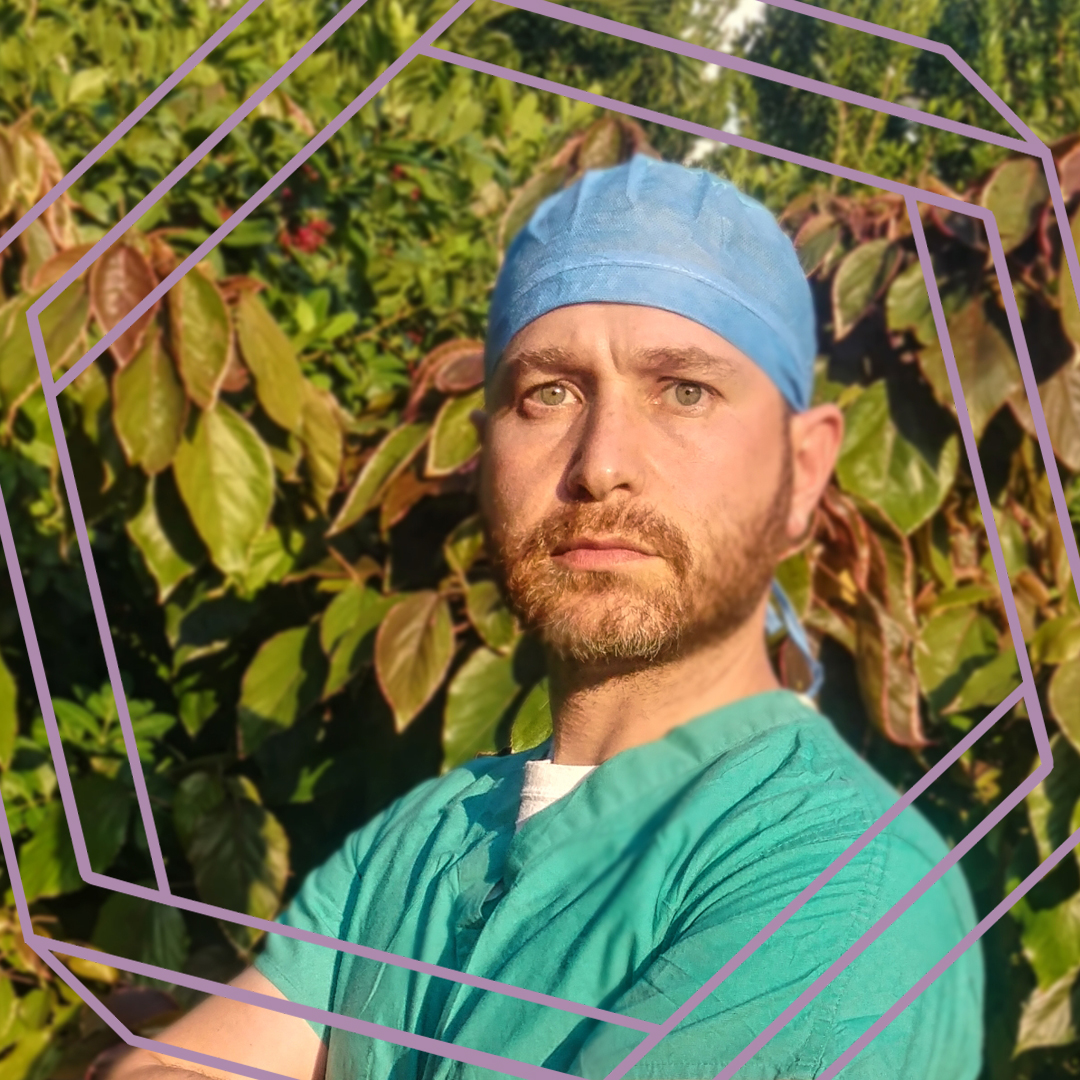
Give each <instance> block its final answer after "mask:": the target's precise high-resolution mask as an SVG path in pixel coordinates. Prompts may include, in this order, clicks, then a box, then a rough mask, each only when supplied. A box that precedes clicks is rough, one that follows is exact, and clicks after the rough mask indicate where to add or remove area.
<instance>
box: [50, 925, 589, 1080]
mask: <svg viewBox="0 0 1080 1080" xmlns="http://www.w3.org/2000/svg"><path fill="white" fill-rule="evenodd" d="M35 941H36V943H37V945H38V946H40V947H41V948H43V949H47V950H48V951H50V952H54V953H57V952H58V953H63V954H65V955H70V956H78V957H81V958H82V959H84V960H93V961H96V962H98V963H103V964H110V965H111V966H112V967H118V968H120V969H121V970H123V971H131V972H134V973H135V974H136V975H144V976H146V977H147V978H150V979H160V980H161V981H162V982H172V983H176V984H177V985H179V986H187V987H190V988H191V989H193V990H200V991H202V992H203V993H206V994H213V995H215V996H216V997H224V998H229V999H230V1000H232V1001H240V1002H243V1003H244V1004H246V1005H254V1006H256V1007H257V1008H260V1009H271V1010H273V1011H274V1012H279V1013H283V1014H284V1015H286V1016H295V1017H298V1018H299V1019H301V1020H314V1021H316V1022H317V1023H322V1024H329V1025H330V1026H331V1027H334V1028H340V1029H341V1030H342V1031H349V1032H352V1033H353V1034H354V1035H366V1036H368V1037H370V1038H375V1039H382V1040H383V1041H385V1042H389V1043H394V1044H395V1045H396V1046H407V1047H410V1048H411V1049H414V1050H422V1051H425V1052H426V1053H429V1054H431V1053H437V1054H440V1055H441V1056H442V1057H448V1058H451V1059H453V1060H454V1061H466V1062H468V1063H469V1064H470V1065H480V1066H482V1067H484V1068H487V1069H493V1070H495V1071H496V1072H501V1073H506V1074H508V1075H510V1076H520V1077H522V1078H523V1080H567V1078H570V1080H580V1078H579V1077H576V1076H574V1074H573V1073H565V1072H559V1071H558V1070H557V1069H548V1068H545V1067H544V1066H542V1065H528V1064H525V1063H524V1062H520V1061H517V1060H515V1059H514V1058H508V1057H503V1056H501V1055H499V1054H492V1053H489V1052H487V1051H484V1050H474V1049H472V1048H471V1047H459V1046H456V1045H455V1044H454V1043H451V1042H446V1041H445V1040H443V1039H435V1038H432V1037H430V1036H427V1035H415V1034H413V1033H412V1032H408V1031H402V1030H401V1029H400V1028H395V1027H388V1026H387V1025H386V1024H376V1023H372V1022H371V1021H370V1020H358V1019H357V1018H356V1017H352V1016H343V1015H342V1014H341V1013H334V1012H329V1011H328V1010H326V1009H317V1008H315V1007H314V1006H311V1005H300V1004H298V1003H297V1002H295V1001H289V1000H287V999H284V1000H283V999H281V998H276V997H271V996H270V995H268V994H260V993H257V992H256V991H254V990H243V989H241V988H240V987H238V986H230V985H228V984H225V983H219V982H212V981H211V980H210V979H201V978H198V977H197V976H194V975H187V974H184V973H182V972H177V971H171V970H169V969H168V968H162V967H158V966H156V965H155V964H144V963H142V962H140V961H138V960H129V959H128V958H127V957H123V956H114V955H113V954H111V953H103V952H99V951H98V950H97V949H87V948H85V947H82V946H79V945H69V944H66V943H62V942H56V941H54V940H53V939H52V938H43V937H38V936H37V935H35ZM35 951H36V950H35ZM159 1045H161V1044H159ZM164 1045H166V1046H171V1044H170V1043H165V1044H164Z"/></svg>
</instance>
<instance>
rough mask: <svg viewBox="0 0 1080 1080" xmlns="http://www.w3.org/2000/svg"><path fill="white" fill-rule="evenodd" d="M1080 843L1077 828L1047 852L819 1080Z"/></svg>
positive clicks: (827, 1079)
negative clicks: (1009, 891)
mask: <svg viewBox="0 0 1080 1080" xmlns="http://www.w3.org/2000/svg"><path fill="white" fill-rule="evenodd" d="M1078 843H1080V829H1077V830H1076V832H1074V833H1073V834H1072V835H1071V836H1070V837H1069V838H1068V839H1067V840H1065V841H1064V842H1063V843H1062V844H1061V845H1060V846H1059V847H1057V848H1055V849H1054V851H1053V853H1052V854H1050V855H1048V856H1047V857H1046V859H1045V861H1043V862H1041V863H1040V864H1039V865H1038V866H1037V867H1036V868H1035V869H1034V870H1032V872H1031V873H1030V874H1028V876H1027V877H1026V878H1024V880H1023V881H1022V882H1021V883H1020V884H1019V885H1017V886H1016V888H1015V889H1013V891H1012V892H1011V893H1009V895H1008V896H1006V897H1005V899H1004V900H1002V901H1001V902H1000V903H999V904H998V905H997V907H995V908H994V909H993V911H991V912H990V914H989V915H987V916H986V917H985V918H984V919H982V920H981V921H980V922H979V923H978V924H977V925H976V926H975V927H974V928H973V929H971V930H969V931H968V932H967V933H966V934H965V935H964V936H963V937H962V938H961V939H960V941H959V942H957V944H956V945H954V946H953V947H952V948H951V949H950V950H949V951H948V952H947V953H946V954H945V956H944V957H942V959H940V960H939V961H938V962H937V963H936V964H935V965H934V966H933V967H932V968H931V969H930V970H929V971H928V972H927V973H926V974H925V975H924V976H923V977H922V978H921V979H920V980H919V981H918V982H917V983H916V984H915V985H914V986H913V987H912V988H911V989H910V990H909V991H908V992H907V993H906V994H904V995H903V997H901V998H900V999H899V1000H898V1001H897V1002H896V1004H895V1005H892V1006H890V1008H889V1009H888V1010H887V1011H886V1012H884V1013H883V1014H882V1015H881V1017H880V1019H878V1020H875V1021H874V1023H873V1024H871V1025H870V1027H869V1028H867V1030H866V1031H865V1032H863V1034H862V1035H860V1036H859V1037H858V1038H857V1039H856V1040H855V1042H853V1043H852V1044H851V1046H849V1047H848V1048H847V1049H846V1050H845V1051H844V1052H843V1053H842V1054H841V1055H840V1056H839V1057H838V1058H837V1059H836V1060H835V1061H834V1062H833V1063H832V1064H831V1065H830V1066H829V1067H828V1068H827V1069H826V1070H825V1072H823V1073H822V1074H821V1078H820V1080H832V1078H833V1077H834V1076H836V1074H837V1073H838V1072H840V1070H841V1069H843V1068H844V1067H845V1066H846V1065H847V1064H848V1062H850V1061H851V1059H852V1058H853V1057H855V1055H856V1054H858V1053H859V1052H860V1051H861V1050H863V1049H865V1048H866V1046H867V1045H868V1044H869V1043H870V1041H871V1040H872V1039H875V1038H876V1037H877V1036H878V1035H880V1034H881V1033H882V1032H883V1031H884V1030H885V1028H887V1027H888V1026H889V1024H891V1023H892V1022H893V1021H894V1020H895V1019H896V1018H897V1017H898V1016H899V1015H900V1014H901V1013H902V1012H903V1011H904V1010H905V1009H906V1008H907V1007H908V1006H909V1005H910V1004H911V1003H912V1002H913V1001H914V1000H915V999H916V998H917V997H918V996H919V995H920V994H921V993H922V992H923V991H924V990H925V989H926V988H927V987H929V986H930V984H931V983H932V982H934V980H935V979H937V978H938V976H939V975H941V974H942V973H943V972H944V971H945V970H946V969H947V968H949V967H951V966H952V965H953V964H954V963H955V962H956V961H957V960H958V959H959V958H960V956H962V955H963V953H964V952H966V951H967V950H968V949H969V948H971V946H972V945H974V944H975V942H976V941H978V939H979V938H981V937H982V936H983V934H985V933H986V931H987V930H989V929H990V927H991V926H993V925H994V923H996V922H997V921H998V920H999V919H1000V918H1001V917H1002V916H1003V915H1004V914H1005V913H1006V912H1007V911H1008V910H1009V909H1010V908H1011V907H1012V906H1013V905H1014V904H1016V903H1017V901H1019V900H1021V899H1022V898H1023V897H1024V896H1025V895H1026V894H1027V893H1028V892H1029V891H1030V890H1031V889H1032V888H1033V887H1034V886H1035V885H1037V884H1038V883H1039V882H1040V881H1041V880H1042V879H1043V878H1044V877H1045V876H1046V875H1047V874H1048V873H1050V871H1051V870H1053V868H1054V867H1055V866H1057V864H1058V863H1059V862H1061V860H1062V859H1064V858H1065V856H1066V855H1068V854H1069V853H1070V852H1072V851H1073V850H1074V849H1075V848H1076V846H1077V844H1078Z"/></svg>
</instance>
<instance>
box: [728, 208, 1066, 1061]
mask: <svg viewBox="0 0 1080 1080" xmlns="http://www.w3.org/2000/svg"><path fill="white" fill-rule="evenodd" d="M907 210H908V218H909V219H910V221H911V228H912V235H913V238H914V240H915V246H916V249H917V250H918V253H919V262H920V264H921V265H922V268H923V276H924V278H925V279H926V288H927V293H928V296H929V300H930V307H931V310H932V311H933V314H934V323H935V325H936V327H937V332H938V338H939V341H940V344H941V352H942V355H943V357H944V359H945V367H946V369H947V371H948V373H949V384H950V387H951V389H952V392H953V397H954V399H955V400H956V402H957V410H956V412H957V419H958V420H959V422H960V431H961V434H962V436H963V439H964V446H965V449H966V451H967V454H968V465H969V467H970V468H971V474H972V480H973V481H974V484H975V490H976V493H977V495H978V498H979V506H980V508H981V510H982V513H983V522H984V524H985V523H987V522H993V521H994V516H993V512H992V505H991V503H990V495H989V492H988V491H987V488H986V479H985V477H984V475H983V470H982V462H981V461H980V460H979V453H978V444H977V442H976V440H975V434H974V431H973V430H972V427H971V417H970V416H969V415H968V410H967V405H966V401H965V398H964V388H963V386H962V385H961V383H960V374H959V372H958V371H957V368H956V360H955V357H954V355H953V348H952V341H951V339H950V337H949V328H948V324H947V323H946V320H945V311H944V308H943V307H942V304H941V294H940V292H939V291H938V287H937V280H936V279H935V277H934V268H933V264H932V263H931V260H930V250H929V248H928V247H927V244H926V234H925V232H924V231H923V227H922V219H921V218H920V217H919V208H918V205H917V203H916V201H915V199H914V198H912V197H910V196H909V197H908V198H907ZM986 224H987V234H988V236H989V237H990V240H991V244H990V246H991V250H992V251H993V252H994V258H995V262H996V263H997V269H998V273H999V274H1001V273H1002V272H1004V274H1005V282H1006V284H1009V283H1008V269H1007V267H1004V266H1003V264H1004V253H1003V252H1002V251H1001V240H1000V238H999V236H998V231H997V222H996V221H995V220H994V219H993V217H992V216H991V218H990V220H989V221H988V222H987V223H986ZM995 241H996V244H997V250H995V249H994V244H995ZM1007 291H1008V293H1009V294H1010V295H1011V293H1012V289H1011V286H1010V287H1008V289H1007ZM1010 322H1011V320H1010ZM1022 330H1023V328H1022V327H1020V326H1019V325H1016V326H1014V327H1013V333H1014V335H1016V346H1017V352H1018V354H1019V353H1020V349H1021V346H1022V344H1023V342H1024V338H1023V332H1022ZM1018 331H1019V333H1018ZM1030 366H1031V361H1030V359H1029V358H1028V356H1027V352H1026V349H1025V350H1024V352H1023V359H1022V361H1021V367H1023V368H1027V369H1030ZM1037 401H1038V397H1037V395H1036V402H1037ZM1038 411H1039V414H1040V416H1041V413H1042V409H1041V407H1039V409H1038ZM1032 413H1033V414H1034V413H1035V406H1033V408H1032ZM1043 427H1044V429H1045V423H1044V424H1043ZM1052 460H1053V459H1051V461H1052ZM986 534H987V539H988V540H989V541H990V551H991V555H992V557H993V560H994V567H995V569H996V570H997V575H998V587H999V589H1000V590H1001V599H1002V602H1003V604H1004V605H1005V609H1006V616H1007V618H1008V621H1009V627H1010V630H1011V631H1012V635H1013V642H1014V644H1016V643H1017V642H1019V643H1020V644H1017V645H1016V658H1017V662H1018V663H1019V664H1020V671H1021V674H1022V676H1023V683H1022V686H1023V688H1024V690H1025V700H1026V703H1027V707H1028V712H1029V715H1030V719H1031V726H1032V730H1033V732H1034V734H1035V740H1036V746H1037V747H1038V752H1039V757H1040V759H1041V761H1042V764H1041V765H1040V766H1039V767H1038V768H1037V769H1036V770H1035V771H1034V772H1033V773H1032V774H1031V775H1030V776H1029V777H1028V778H1027V779H1026V780H1025V781H1024V783H1023V784H1021V785H1020V787H1018V788H1017V789H1016V790H1015V791H1014V792H1013V793H1012V794H1010V795H1009V796H1008V798H1006V799H1004V800H1002V802H1001V803H1000V804H998V805H997V806H996V807H994V809H993V810H992V811H991V812H990V813H989V814H987V816H986V817H985V818H984V819H983V820H982V821H981V822H980V823H979V824H978V825H977V826H976V827H975V828H974V829H972V830H971V832H969V833H968V834H967V836H965V837H964V839H963V840H961V841H960V843H958V844H957V845H956V846H955V847H954V848H953V849H952V850H951V851H950V852H949V854H948V855H946V856H945V858H944V859H942V860H941V862H939V863H938V864H937V866H935V867H934V869H933V870H931V871H930V872H929V873H928V874H926V875H925V876H924V877H923V878H922V880H921V881H920V882H919V884H918V885H916V886H914V887H913V888H912V889H910V890H908V892H907V893H906V894H905V895H904V897H903V899H902V900H900V901H898V902H897V903H896V904H895V905H894V906H893V907H892V908H891V909H890V910H889V911H888V913H887V914H885V915H883V916H882V917H881V918H880V919H878V921H877V922H876V923H874V925H873V926H872V927H871V928H870V929H869V930H868V931H867V932H866V933H865V934H863V935H862V937H860V938H859V940H858V941H857V942H856V943H855V944H854V945H853V946H852V947H851V948H850V949H848V950H847V951H846V952H845V953H844V954H843V956H841V957H840V959H839V960H837V961H836V962H835V963H834V964H832V965H831V966H830V967H829V968H827V969H826V971H825V972H823V973H822V974H821V975H820V976H819V977H818V978H817V979H815V980H814V982H813V983H811V984H810V986H809V987H808V988H807V989H806V990H805V991H803V993H801V994H800V995H799V996H798V997H797V998H796V999H795V1000H794V1001H793V1002H792V1003H791V1004H790V1005H789V1006H788V1007H787V1008H786V1009H784V1010H783V1012H781V1013H780V1015H779V1016H778V1017H777V1018H776V1019H775V1020H774V1021H772V1023H770V1024H769V1025H768V1027H766V1028H765V1030H764V1031H763V1032H761V1034H760V1035H758V1036H757V1037H756V1038H755V1039H753V1040H752V1041H751V1042H750V1043H749V1045H748V1046H747V1047H746V1048H745V1049H744V1050H742V1051H740V1053H739V1054H737V1055H736V1056H735V1058H734V1059H733V1060H732V1061H731V1062H730V1063H729V1064H728V1065H727V1066H726V1067H725V1068H724V1069H722V1070H721V1071H720V1072H719V1073H717V1075H716V1078H715V1080H731V1077H733V1076H734V1075H735V1073H736V1072H738V1070H739V1069H740V1068H742V1066H743V1065H745V1064H746V1062H747V1061H749V1060H750V1059H751V1058H752V1057H753V1056H754V1055H755V1054H756V1053H757V1052H758V1051H759V1050H760V1049H761V1048H762V1047H764V1046H765V1045H766V1044H767V1043H768V1042H769V1041H770V1040H771V1039H772V1038H773V1036H774V1035H776V1034H777V1033H778V1032H779V1031H780V1029H781V1028H783V1027H784V1026H785V1025H786V1024H787V1023H788V1022H789V1021H790V1020H792V1019H794V1017H795V1016H797V1015H798V1014H799V1013H800V1012H801V1011H802V1010H803V1009H804V1008H805V1007H806V1006H807V1005H808V1004H809V1003H810V1002H811V1001H813V999H814V998H815V997H817V995H818V994H820V993H821V991H822V990H824V989H825V987H826V986H828V985H829V984H830V983H831V982H832V981H833V979H835V978H836V977H837V976H838V975H840V973H841V972H843V971H844V970H845V969H846V968H847V967H848V966H849V965H850V964H851V963H852V962H853V961H854V960H855V959H856V958H857V957H858V956H860V955H861V954H862V953H863V952H864V951H865V950H866V949H867V948H869V947H870V945H872V944H873V943H874V942H875V941H876V940H877V939H878V938H879V937H880V936H881V935H882V934H883V933H884V932H885V931H886V930H887V929H888V928H889V927H890V926H891V925H892V924H893V923H894V922H895V921H896V920H897V919H898V918H900V916H901V915H902V914H903V913H904V912H905V911H906V910H907V909H908V908H909V907H910V906H911V905H912V904H914V903H915V901H916V900H918V899H919V897H920V896H922V895H923V893H925V892H926V890H927V889H929V888H930V887H931V886H932V885H934V884H935V883H936V882H937V880H938V879H939V878H940V877H942V875H943V874H945V872H946V871H947V870H948V869H949V868H950V867H951V866H953V865H954V864H955V863H956V862H957V861H959V859H960V858H961V857H962V856H963V855H964V854H965V853H966V852H967V851H968V850H969V849H970V848H971V847H972V846H974V844H975V843H977V842H978V841H979V840H981V839H982V837H983V836H984V835H985V834H986V833H988V832H989V831H990V829H992V828H993V827H994V826H995V825H997V824H998V822H999V821H1001V820H1002V819H1003V818H1004V817H1005V815H1006V814H1008V812H1009V811H1010V810H1011V809H1012V807H1013V806H1015V805H1016V804H1017V803H1018V802H1019V800H1020V799H1022V798H1024V796H1026V794H1027V792H1029V791H1030V790H1031V789H1032V788H1033V787H1035V786H1036V785H1037V784H1038V783H1039V782H1040V781H1041V780H1042V779H1043V778H1044V777H1045V776H1046V775H1048V774H1049V773H1050V771H1051V770H1052V769H1053V767H1054V759H1053V754H1052V753H1051V751H1050V745H1049V741H1048V739H1047V737H1046V721H1045V719H1044V718H1043V715H1042V708H1041V705H1040V704H1039V698H1038V694H1037V693H1036V691H1035V682H1034V678H1033V676H1032V673H1031V664H1030V661H1029V659H1028V655H1027V650H1026V648H1022V647H1021V646H1022V643H1023V640H1024V639H1023V634H1022V633H1021V632H1020V623H1019V618H1018V616H1017V612H1016V602H1015V600H1014V598H1013V595H1012V589H1011V588H1009V587H1007V586H1008V582H1009V576H1008V573H1007V572H1006V568H1005V558H1004V555H1003V553H1002V550H1001V539H1000V537H999V536H998V532H997V528H996V527H995V528H993V529H991V528H990V527H989V525H987V528H986ZM1074 546H1075V544H1074ZM1040 736H1041V738H1040Z"/></svg>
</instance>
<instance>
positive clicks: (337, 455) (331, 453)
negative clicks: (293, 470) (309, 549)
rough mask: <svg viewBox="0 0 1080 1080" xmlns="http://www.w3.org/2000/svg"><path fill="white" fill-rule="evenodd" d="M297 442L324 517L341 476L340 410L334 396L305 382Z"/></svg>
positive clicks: (342, 445) (342, 450)
mask: <svg viewBox="0 0 1080 1080" xmlns="http://www.w3.org/2000/svg"><path fill="white" fill-rule="evenodd" d="M300 439H301V441H302V442H303V444H304V461H305V462H306V464H307V473H308V481H309V483H310V484H311V493H312V496H313V498H314V500H315V504H316V505H317V506H318V507H319V509H320V510H322V511H323V513H326V510H327V507H328V506H329V504H330V497H331V496H332V495H333V494H334V492H335V491H336V490H337V486H338V477H339V476H340V474H341V459H342V455H343V452H344V438H343V432H342V427H341V420H340V408H339V407H338V404H337V399H336V398H335V397H334V395H333V394H331V393H329V392H327V391H325V390H318V389H316V388H315V387H314V386H313V385H312V384H311V383H310V382H308V381H307V380H306V379H305V380H304V407H303V411H302V415H301V424H300Z"/></svg>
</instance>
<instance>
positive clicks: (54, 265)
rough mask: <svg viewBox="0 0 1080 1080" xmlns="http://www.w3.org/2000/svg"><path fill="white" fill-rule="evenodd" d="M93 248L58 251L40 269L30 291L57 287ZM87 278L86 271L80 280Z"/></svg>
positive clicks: (85, 245) (91, 245)
mask: <svg viewBox="0 0 1080 1080" xmlns="http://www.w3.org/2000/svg"><path fill="white" fill-rule="evenodd" d="M93 246H94V245H93V244H79V245H78V246H77V247H70V248H65V249H64V250H63V251H58V252H57V253H56V254H55V255H53V257H52V258H51V259H47V260H46V261H45V262H44V263H43V264H42V265H41V266H40V267H39V268H38V271H37V273H36V274H34V279H33V281H31V282H30V291H31V292H39V291H41V290H43V289H47V288H49V286H50V285H55V284H56V283H57V282H58V281H59V280H60V279H61V278H62V277H63V276H64V275H65V274H66V273H67V272H68V271H69V270H70V269H71V268H72V267H73V266H74V265H75V264H76V263H77V262H78V261H79V260H80V259H81V258H82V257H83V256H84V255H85V254H86V253H87V252H88V251H89V250H90V249H91V248H92V247H93ZM85 276H86V271H83V273H82V274H80V275H79V278H83V277H85ZM76 280H78V279H76Z"/></svg>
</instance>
